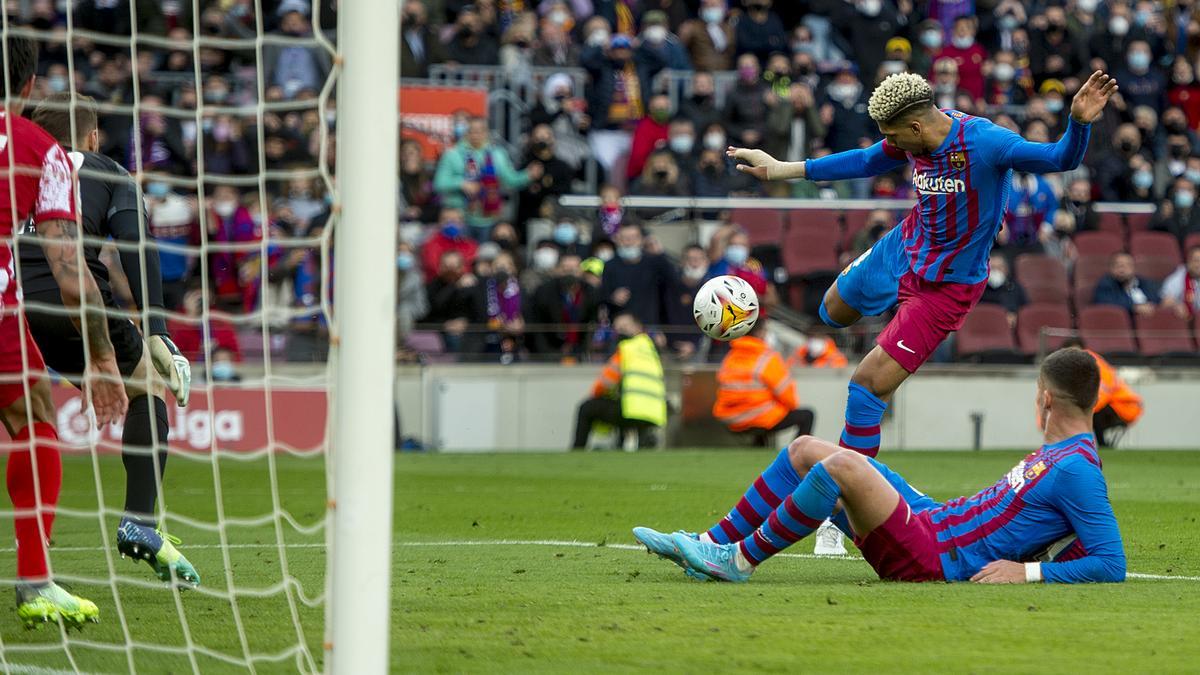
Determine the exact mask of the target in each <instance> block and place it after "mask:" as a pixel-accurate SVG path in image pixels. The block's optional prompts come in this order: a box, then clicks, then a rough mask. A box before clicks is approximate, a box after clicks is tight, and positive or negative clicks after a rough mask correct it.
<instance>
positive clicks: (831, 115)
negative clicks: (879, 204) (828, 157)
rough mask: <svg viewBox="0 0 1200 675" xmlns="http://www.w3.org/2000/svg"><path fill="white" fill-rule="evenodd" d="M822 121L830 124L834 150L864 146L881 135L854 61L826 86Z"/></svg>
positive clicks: (828, 140) (827, 141) (830, 144)
mask: <svg viewBox="0 0 1200 675" xmlns="http://www.w3.org/2000/svg"><path fill="white" fill-rule="evenodd" d="M821 121H822V122H824V123H825V126H826V128H827V132H826V135H825V144H826V145H827V146H828V147H829V149H830V150H831V151H833V152H845V151H846V150H853V149H855V148H859V147H865V145H868V144H870V143H871V142H872V141H873V139H874V138H875V137H876V136H878V134H879V129H878V127H877V126H876V124H875V123H874V122H873V121H871V118H870V117H869V116H868V115H867V93H866V92H865V90H864V89H863V86H862V83H861V82H859V81H858V76H857V74H856V70H855V67H854V65H853V64H850V63H847V64H844V65H843V66H842V68H841V70H839V71H838V73H837V75H835V76H834V78H833V81H832V82H830V83H829V86H828V87H826V88H825V103H824V104H822V106H821ZM859 182H862V181H859Z"/></svg>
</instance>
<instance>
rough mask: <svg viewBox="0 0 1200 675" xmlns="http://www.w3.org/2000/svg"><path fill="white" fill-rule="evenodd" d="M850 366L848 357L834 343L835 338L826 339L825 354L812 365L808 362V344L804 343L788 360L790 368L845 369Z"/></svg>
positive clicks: (814, 360)
mask: <svg viewBox="0 0 1200 675" xmlns="http://www.w3.org/2000/svg"><path fill="white" fill-rule="evenodd" d="M849 364H850V361H849V360H848V359H847V358H846V355H845V354H843V353H842V352H841V350H839V349H838V348H837V345H836V344H835V343H834V342H833V338H828V337H827V338H825V352H824V353H823V354H821V355H820V356H818V357H817V358H815V359H813V361H812V363H809V362H808V343H807V342H804V343H802V344H801V345H800V346H799V347H796V351H794V352H792V356H791V358H789V359H788V366H795V367H798V368H845V367H846V366H847V365H849Z"/></svg>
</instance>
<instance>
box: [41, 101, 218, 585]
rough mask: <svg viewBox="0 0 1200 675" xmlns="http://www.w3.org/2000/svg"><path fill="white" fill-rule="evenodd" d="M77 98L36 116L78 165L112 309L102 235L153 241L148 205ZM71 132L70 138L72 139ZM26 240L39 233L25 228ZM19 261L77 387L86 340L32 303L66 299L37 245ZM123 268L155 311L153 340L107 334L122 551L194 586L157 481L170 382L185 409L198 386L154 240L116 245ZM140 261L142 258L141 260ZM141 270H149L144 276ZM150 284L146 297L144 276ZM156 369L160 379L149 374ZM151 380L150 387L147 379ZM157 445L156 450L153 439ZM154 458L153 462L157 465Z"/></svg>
mask: <svg viewBox="0 0 1200 675" xmlns="http://www.w3.org/2000/svg"><path fill="white" fill-rule="evenodd" d="M71 103H72V101H71V94H70V93H69V92H62V93H59V94H53V95H51V96H49V97H47V98H46V99H45V100H43V101H42V102H41V103H40V104H38V107H37V109H36V110H34V111H33V121H34V122H36V123H37V124H39V125H41V127H42V128H43V129H45V130H46V131H47V132H48V133H49V134H50V135H51V136H53V137H54V140H56V141H57V142H58V143H59V144H60V145H62V146H63V147H64V148H66V149H67V150H68V151H69V154H68V157H69V158H70V159H71V162H72V163H73V164H74V165H75V168H76V169H78V170H79V171H80V174H79V201H80V203H79V209H80V212H81V214H82V218H81V220H82V226H83V233H84V234H85V235H87V236H89V237H92V238H93V241H92V242H90V243H89V244H88V245H85V246H84V247H83V260H84V263H85V264H86V265H87V267H88V269H89V270H91V273H92V276H93V277H95V279H96V284H97V285H98V286H99V287H100V294H101V297H102V298H103V300H104V306H105V307H111V308H114V309H116V308H117V303H116V302H115V301H114V299H113V296H112V291H111V288H110V287H109V280H108V268H107V267H105V266H104V263H103V262H102V261H101V260H100V246H99V245H98V244H97V243H96V241H104V240H107V239H108V238H110V237H111V238H112V239H114V240H116V241H119V242H123V243H127V244H142V243H143V242H151V241H153V237H152V236H151V235H150V234H149V232H147V231H146V230H145V225H146V223H147V218H146V215H145V213H144V212H142V211H143V208H144V207H143V202H142V199H141V197H139V196H138V193H137V186H136V185H134V182H133V178H132V177H131V176H130V175H129V172H127V171H126V170H125V169H124V168H122V167H121V165H120V164H117V163H116V162H114V161H113V160H111V159H109V158H108V157H105V156H104V155H101V154H99V153H98V152H97V151H98V149H99V147H100V138H99V134H100V132H99V125H98V117H97V111H96V103H95V101H94V100H93V99H92V98H91V97H90V96H84V95H82V94H76V95H75V104H76V107H75V112H74V114H73V115H72V113H71V110H70V106H71ZM72 131H73V132H74V138H72ZM139 213H140V215H141V217H140V218H139ZM24 234H28V235H31V236H22V237H21V239H34V237H33V236H32V234H33V233H24ZM18 252H19V255H20V261H21V288H22V289H23V290H24V292H25V303H26V311H25V314H26V317H27V319H28V321H29V330H30V332H31V333H33V339H34V340H35V341H36V342H37V344H38V348H39V349H41V351H42V354H43V356H44V357H45V359H46V363H47V364H48V365H49V366H50V367H51V368H53V369H54V370H55V371H56V372H58V374H59V375H62V376H63V377H64V378H66V379H67V380H68V381H70V382H71V383H72V384H75V385H76V386H78V385H79V383H80V381H81V377H82V374H83V371H84V369H85V364H86V359H85V357H84V349H83V337H82V336H81V335H80V334H79V331H77V330H75V327H74V326H73V325H72V324H71V321H70V318H69V317H67V316H66V315H64V314H62V313H59V312H54V311H51V310H48V309H43V308H38V307H36V306H31V305H42V306H48V307H51V308H53V307H54V306H56V305H61V304H62V295H61V293H60V292H59V288H58V283H57V281H56V280H55V278H54V275H53V274H51V273H50V266H49V264H48V263H47V261H46V256H45V254H43V253H42V249H41V247H40V246H37V245H36V244H34V243H33V242H30V241H20V240H18ZM120 258H121V267H122V268H123V270H124V272H125V275H126V276H127V277H128V278H129V279H130V281H131V283H130V285H129V286H130V290H131V291H132V292H133V297H134V301H135V302H136V303H137V307H138V309H142V310H149V311H151V314H150V320H149V322H148V323H149V329H150V330H149V336H148V337H147V338H146V339H145V340H144V341H143V339H142V334H141V333H140V332H138V326H135V325H134V323H133V322H132V321H130V320H129V319H124V318H121V317H118V316H110V317H108V332H109V335H111V336H112V342H113V347H114V349H115V351H116V358H117V366H118V367H119V368H120V371H121V375H122V376H124V377H125V378H127V379H126V380H125V392H126V394H127V395H128V397H129V411H128V413H127V414H126V415H125V423H124V426H123V427H122V430H121V462H122V464H123V465H124V467H125V516H124V517H123V518H122V519H121V523H120V525H118V526H117V550H118V551H119V552H120V553H121V555H122V556H129V557H131V558H133V559H134V560H145V561H146V563H147V564H148V565H150V567H152V568H153V569H154V571H155V573H156V574H157V575H158V578H159V579H161V580H163V581H172V579H173V578H178V579H179V580H181V581H183V582H184V583H186V584H192V585H197V584H199V583H200V575H199V573H197V572H196V568H195V567H193V566H192V564H191V563H190V562H188V559H187V558H185V557H184V556H183V554H182V553H180V552H179V551H178V550H177V549H176V548H175V545H174V544H176V543H178V542H179V540H178V539H173V538H171V537H168V536H166V535H164V534H163V533H162V532H160V531H159V530H158V527H157V526H158V523H157V521H156V519H155V510H154V503H155V500H156V499H157V496H158V484H159V483H160V482H161V481H162V475H163V472H164V471H165V470H166V464H167V452H166V447H167V433H168V429H169V427H168V421H167V402H166V393H165V392H164V391H163V390H164V385H163V381H162V380H165V381H166V383H167V385H168V386H169V387H170V389H171V392H172V393H173V394H174V395H175V400H176V402H177V403H178V404H179V405H180V406H186V405H187V400H188V394H189V392H190V390H191V386H192V369H191V365H190V364H189V363H188V360H187V359H186V358H184V356H183V355H182V354H180V352H179V350H178V349H177V348H176V347H175V343H173V342H171V337H170V335H169V334H168V333H167V323H166V320H165V319H164V318H163V314H162V312H163V295H162V275H161V273H160V272H159V266H158V249H157V248H156V247H155V246H153V245H151V246H145V247H143V248H142V249H141V250H140V251H139V250H138V249H128V250H121V251H120ZM143 258H144V260H145V264H144V265H143ZM143 271H144V275H143ZM143 279H144V280H145V283H146V286H145V293H143V288H142V280H143ZM151 368H153V369H154V371H155V372H157V375H158V376H161V378H162V379H161V380H160V379H159V377H158V376H155V375H152V374H151ZM147 381H149V382H150V389H149V391H147V389H146V383H147ZM156 444H157V446H158V447H157V448H155V445H156ZM156 460H157V461H156Z"/></svg>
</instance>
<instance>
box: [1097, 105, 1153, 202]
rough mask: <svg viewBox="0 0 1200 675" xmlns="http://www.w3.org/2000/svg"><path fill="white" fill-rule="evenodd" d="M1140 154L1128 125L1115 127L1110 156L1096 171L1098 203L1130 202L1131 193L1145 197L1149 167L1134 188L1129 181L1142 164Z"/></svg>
mask: <svg viewBox="0 0 1200 675" xmlns="http://www.w3.org/2000/svg"><path fill="white" fill-rule="evenodd" d="M1141 150H1142V136H1141V134H1140V133H1139V132H1138V129H1137V127H1135V126H1133V125H1132V124H1128V123H1126V124H1122V125H1121V126H1119V127H1117V131H1116V133H1115V134H1113V139H1112V152H1110V153H1108V154H1107V155H1105V156H1104V158H1103V159H1102V160H1101V161H1100V163H1099V165H1098V166H1097V167H1096V183H1097V184H1098V185H1099V186H1100V198H1101V200H1102V201H1107V202H1117V201H1125V200H1129V199H1132V198H1133V196H1134V193H1135V189H1136V190H1137V191H1138V192H1140V193H1142V194H1145V195H1147V196H1148V195H1149V190H1150V188H1151V187H1152V186H1153V185H1154V173H1153V172H1152V171H1150V170H1149V167H1147V170H1146V171H1145V173H1143V174H1138V179H1137V184H1136V185H1135V184H1134V180H1133V178H1134V173H1135V169H1136V168H1137V167H1140V166H1142V165H1144V164H1146V160H1145V157H1143V156H1142V155H1141V154H1139V153H1140V152H1141ZM1139 160H1140V161H1139ZM1135 165H1137V166H1135Z"/></svg>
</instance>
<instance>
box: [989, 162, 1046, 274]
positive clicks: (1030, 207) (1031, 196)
mask: <svg viewBox="0 0 1200 675" xmlns="http://www.w3.org/2000/svg"><path fill="white" fill-rule="evenodd" d="M1057 210H1058V198H1057V197H1056V196H1055V194H1054V188H1052V187H1051V186H1050V182H1049V181H1047V180H1046V179H1045V178H1044V177H1043V176H1040V175H1038V174H1033V173H1017V174H1013V177H1012V187H1011V189H1010V190H1009V193H1008V205H1007V207H1006V208H1005V210H1004V228H1003V230H1002V231H1001V234H1000V236H998V237H997V241H998V242H999V243H1001V244H1002V246H1003V249H1004V252H1005V253H1006V254H1007V255H1008V257H1009V258H1010V259H1012V258H1015V257H1016V256H1017V255H1020V254H1021V253H1030V252H1041V244H1040V243H1039V242H1038V237H1039V235H1040V234H1041V231H1042V228H1051V229H1053V227H1054V213H1055V212H1056V211H1057Z"/></svg>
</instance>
